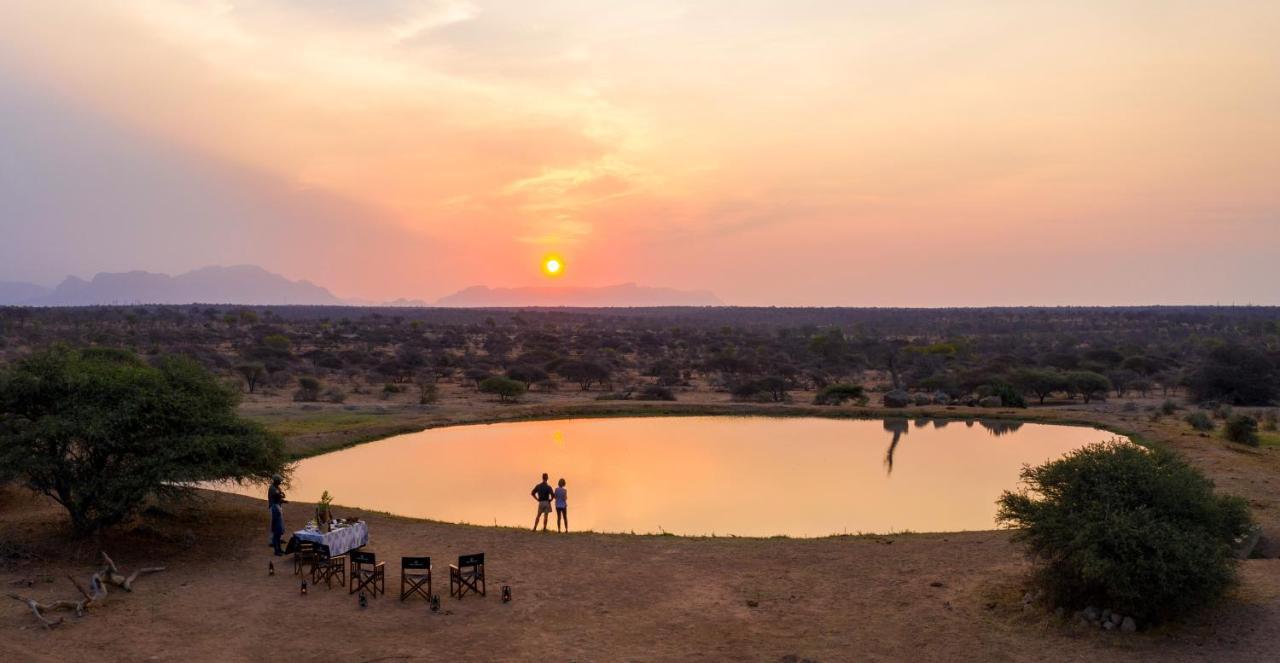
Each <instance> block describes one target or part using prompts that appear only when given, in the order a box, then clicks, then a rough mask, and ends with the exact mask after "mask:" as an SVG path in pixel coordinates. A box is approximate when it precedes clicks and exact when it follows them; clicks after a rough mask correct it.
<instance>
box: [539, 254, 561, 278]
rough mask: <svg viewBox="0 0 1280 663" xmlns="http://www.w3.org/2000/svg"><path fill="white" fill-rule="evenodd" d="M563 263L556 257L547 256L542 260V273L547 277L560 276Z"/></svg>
mask: <svg viewBox="0 0 1280 663" xmlns="http://www.w3.org/2000/svg"><path fill="white" fill-rule="evenodd" d="M563 269H564V262H563V261H562V260H560V258H559V257H558V256H548V257H546V258H543V260H542V273H544V274H546V275H547V276H560V272H561V270H563Z"/></svg>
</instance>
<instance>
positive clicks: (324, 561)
mask: <svg viewBox="0 0 1280 663" xmlns="http://www.w3.org/2000/svg"><path fill="white" fill-rule="evenodd" d="M321 580H323V581H324V586H325V587H328V588H330V589H332V588H333V581H335V580H336V581H338V586H339V587H343V586H345V585H346V584H347V558H346V557H344V556H342V555H338V556H337V557H330V556H329V546H325V545H318V546H316V552H315V561H314V562H312V564H311V584H312V586H315V585H319V584H320V581H321Z"/></svg>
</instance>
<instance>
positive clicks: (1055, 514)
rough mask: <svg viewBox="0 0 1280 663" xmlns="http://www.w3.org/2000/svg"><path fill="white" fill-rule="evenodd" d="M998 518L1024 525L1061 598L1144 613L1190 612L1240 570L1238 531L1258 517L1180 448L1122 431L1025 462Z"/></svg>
mask: <svg viewBox="0 0 1280 663" xmlns="http://www.w3.org/2000/svg"><path fill="white" fill-rule="evenodd" d="M1022 481H1023V483H1024V484H1025V487H1024V489H1023V490H1022V491H1021V492H1016V493H1015V492H1005V493H1004V494H1003V495H1002V496H1001V497H1000V499H999V501H998V505H999V512H998V515H997V521H998V522H999V523H1000V524H1001V525H1003V526H1006V527H1013V528H1020V530H1021V531H1019V532H1018V533H1017V534H1016V538H1017V539H1018V540H1020V541H1023V542H1025V543H1026V544H1027V545H1028V547H1029V551H1030V553H1031V555H1032V557H1033V559H1034V560H1035V561H1036V562H1037V569H1036V574H1035V579H1036V582H1037V583H1038V584H1039V585H1040V586H1041V587H1042V588H1043V589H1045V590H1046V593H1047V594H1048V597H1049V600H1050V601H1052V602H1053V603H1055V604H1058V605H1063V606H1070V607H1082V606H1085V605H1095V606H1106V607H1109V608H1111V609H1112V610H1116V611H1118V612H1120V613H1121V614H1125V615H1132V616H1134V617H1136V618H1137V619H1138V620H1140V621H1144V622H1149V621H1159V620H1162V619H1167V618H1171V617H1176V616H1178V615H1181V614H1184V613H1186V612H1188V611H1190V610H1192V609H1194V608H1197V607H1200V606H1202V605H1205V604H1206V603H1208V602H1210V601H1212V600H1214V599H1216V598H1218V597H1220V596H1222V594H1223V592H1224V591H1225V590H1226V589H1227V588H1228V587H1229V586H1230V585H1231V584H1232V582H1233V581H1234V580H1235V570H1236V560H1235V557H1234V555H1233V554H1232V543H1233V541H1234V539H1235V538H1236V537H1238V536H1240V535H1242V534H1244V533H1245V532H1246V531H1247V530H1248V528H1249V526H1250V521H1249V510H1248V506H1247V505H1246V503H1245V502H1244V500H1242V499H1240V498H1238V497H1231V496H1224V495H1216V494H1214V492H1213V482H1212V481H1210V480H1209V479H1207V478H1205V476H1204V475H1202V474H1201V473H1200V472H1199V471H1198V470H1196V469H1195V468H1193V467H1191V466H1190V465H1188V464H1187V463H1186V462H1185V461H1183V460H1182V459H1181V458H1179V457H1178V456H1177V455H1176V454H1174V453H1173V452H1171V451H1168V450H1166V449H1163V448H1156V449H1144V448H1142V447H1138V446H1136V445H1133V444H1129V443H1125V442H1119V441H1112V442H1103V443H1098V444H1093V445H1089V446H1087V447H1084V448H1082V449H1078V450H1076V451H1073V452H1071V453H1069V454H1068V455H1067V456H1066V457H1064V458H1061V459H1059V460H1055V461H1051V462H1049V463H1046V464H1044V465H1041V466H1039V467H1034V468H1032V467H1026V468H1024V469H1023V470H1022Z"/></svg>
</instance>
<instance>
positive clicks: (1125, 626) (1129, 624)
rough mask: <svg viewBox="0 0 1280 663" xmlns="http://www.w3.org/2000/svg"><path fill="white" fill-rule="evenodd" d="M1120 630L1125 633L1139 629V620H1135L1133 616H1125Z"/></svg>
mask: <svg viewBox="0 0 1280 663" xmlns="http://www.w3.org/2000/svg"><path fill="white" fill-rule="evenodd" d="M1120 630H1121V631H1124V632H1125V633H1133V632H1135V631H1137V630H1138V622H1135V621H1133V617H1125V618H1124V621H1123V622H1121V623H1120Z"/></svg>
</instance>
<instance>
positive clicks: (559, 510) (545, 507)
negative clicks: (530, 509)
mask: <svg viewBox="0 0 1280 663" xmlns="http://www.w3.org/2000/svg"><path fill="white" fill-rule="evenodd" d="M558 483H559V485H557V486H556V487H555V488H554V489H552V488H551V484H549V483H547V473H546V472H543V473H542V483H540V484H538V485H536V486H534V487H533V490H531V491H529V494H530V495H532V496H533V499H535V500H537V501H538V514H537V515H536V516H534V517H533V531H535V532H536V531H538V519H542V531H544V532H545V531H547V521H548V520H550V519H551V500H553V499H554V500H555V502H556V531H557V532H559V531H560V521H561V520H563V521H564V531H566V532H568V531H569V491H567V490H565V487H564V479H563V478H561V479H560V481H559V482H558Z"/></svg>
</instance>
